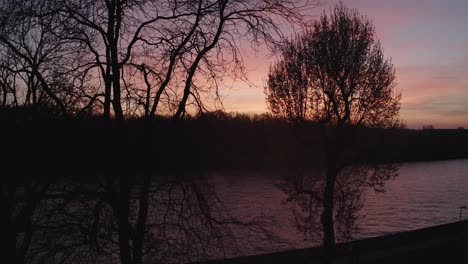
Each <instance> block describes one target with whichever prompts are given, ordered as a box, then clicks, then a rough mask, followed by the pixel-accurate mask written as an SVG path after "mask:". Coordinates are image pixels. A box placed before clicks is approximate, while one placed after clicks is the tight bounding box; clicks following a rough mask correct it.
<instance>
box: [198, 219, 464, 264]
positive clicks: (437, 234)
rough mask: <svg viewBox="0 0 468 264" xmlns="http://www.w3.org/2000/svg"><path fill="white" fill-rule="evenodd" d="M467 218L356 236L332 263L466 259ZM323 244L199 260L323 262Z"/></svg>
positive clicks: (210, 263) (236, 263) (224, 262)
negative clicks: (377, 235)
mask: <svg viewBox="0 0 468 264" xmlns="http://www.w3.org/2000/svg"><path fill="white" fill-rule="evenodd" d="M467 245H468V220H464V221H459V222H454V223H450V224H444V225H439V226H433V227H429V228H424V229H419V230H414V231H407V232H401V233H397V234H392V235H387V236H381V237H375V238H368V239H362V240H356V241H352V242H348V243H342V244H339V245H338V246H337V250H336V252H337V253H336V255H335V260H334V261H333V263H362V264H374V263H375V264H377V263H382V264H386V263H389V264H390V263H465V262H466V261H467V260H468V256H467V255H466V249H467ZM322 259H323V249H322V248H321V247H315V248H307V249H298V250H290V251H285V252H278V253H270V254H262V255H256V256H245V257H237V258H230V259H225V260H213V261H206V262H198V263H197V264H256V263H270V264H280V263H288V264H289V263H294V264H306V263H308V264H310V263H321V261H322Z"/></svg>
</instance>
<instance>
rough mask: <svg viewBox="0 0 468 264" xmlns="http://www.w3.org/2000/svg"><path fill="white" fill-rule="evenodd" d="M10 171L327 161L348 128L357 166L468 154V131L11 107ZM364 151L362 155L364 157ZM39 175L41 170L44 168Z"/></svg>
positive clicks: (6, 136)
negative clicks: (333, 136)
mask: <svg viewBox="0 0 468 264" xmlns="http://www.w3.org/2000/svg"><path fill="white" fill-rule="evenodd" d="M0 122H1V124H2V129H1V132H0V133H1V138H2V145H3V146H2V149H3V151H2V153H1V155H2V156H3V157H2V160H3V161H4V162H2V163H3V166H4V167H3V169H2V170H4V171H5V170H12V171H16V172H20V171H22V170H28V169H31V170H33V171H35V172H39V171H41V169H44V170H45V171H47V172H48V173H54V171H57V172H58V173H60V174H63V173H66V174H70V173H71V174H74V173H77V174H80V175H86V174H87V173H86V172H89V171H90V170H92V171H95V172H99V171H108V170H118V171H122V170H129V171H139V170H150V171H168V170H170V171H173V170H182V171H184V170H196V169H200V170H206V169H239V168H241V169H247V168H276V169H277V168H284V169H288V168H293V167H297V166H298V165H300V166H306V167H307V166H317V165H320V162H321V160H320V157H321V153H322V152H323V151H324V150H325V149H326V148H327V147H328V146H327V145H326V142H325V141H324V140H322V138H323V136H324V135H325V134H327V133H328V134H329V133H342V134H343V135H344V136H345V138H346V140H344V142H345V143H344V144H346V145H347V148H346V149H348V152H353V153H354V154H353V153H347V154H345V155H349V159H350V160H349V163H350V164H356V163H359V162H360V161H363V162H364V161H369V159H370V160H371V161H372V162H378V163H394V162H395V163H399V162H410V161H431V160H446V159H463V158H468V130H462V129H443V130H442V129H424V130H412V129H390V130H385V129H367V128H359V127H350V128H341V129H333V128H326V127H321V126H318V125H316V124H314V123H304V124H302V125H296V126H293V125H290V124H289V123H288V122H285V121H283V120H280V119H275V118H272V117H269V116H267V115H264V116H246V115H230V116H229V115H223V114H219V113H216V114H206V115H204V116H203V117H200V118H198V119H189V120H177V121H174V120H171V119H164V118H160V119H152V120H145V119H135V120H127V121H108V120H102V119H99V118H88V119H82V120H67V119H63V118H52V117H49V116H45V115H40V114H37V113H34V114H32V113H28V112H26V111H24V112H23V111H20V112H18V111H13V112H11V111H10V112H8V111H3V112H1V114H0ZM356 152H360V155H356V154H355V153H356ZM36 174H39V173H36Z"/></svg>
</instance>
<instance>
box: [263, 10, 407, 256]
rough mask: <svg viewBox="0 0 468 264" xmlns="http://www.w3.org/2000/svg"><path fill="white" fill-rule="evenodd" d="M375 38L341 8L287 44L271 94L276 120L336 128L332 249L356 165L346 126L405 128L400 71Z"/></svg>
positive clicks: (329, 218)
mask: <svg viewBox="0 0 468 264" xmlns="http://www.w3.org/2000/svg"><path fill="white" fill-rule="evenodd" d="M375 35H376V34H375V29H374V27H373V25H372V23H371V21H369V20H368V19H367V18H366V17H364V16H362V15H360V14H359V13H358V11H357V10H354V9H348V8H347V7H345V6H344V4H343V3H339V4H337V5H336V6H335V7H334V9H333V10H332V11H331V14H330V15H327V14H326V13H324V14H323V15H322V16H321V17H320V19H318V20H317V21H315V22H314V23H313V25H312V28H311V29H310V30H308V31H306V32H304V33H303V34H301V35H299V36H297V37H295V38H294V39H293V40H292V41H291V42H289V43H288V44H287V45H286V46H287V47H286V48H285V49H284V50H283V52H282V56H283V59H281V60H280V61H279V62H277V63H276V64H274V65H273V66H272V68H271V70H270V74H269V77H268V84H267V87H266V88H265V92H266V95H267V103H268V106H269V107H270V109H271V111H272V112H273V113H274V114H276V115H283V116H287V117H289V118H293V119H300V120H304V119H310V120H313V121H316V122H319V123H322V124H325V125H326V126H328V127H331V128H329V129H326V128H325V129H324V131H325V133H324V135H323V137H324V142H326V143H325V144H326V145H325V149H326V157H325V161H324V163H325V165H324V166H325V183H324V185H323V188H324V189H323V199H322V206H323V211H322V216H321V224H322V227H323V232H324V235H323V239H324V240H323V242H324V245H325V247H326V248H327V249H330V250H331V249H333V248H334V245H335V225H334V216H333V214H334V208H335V206H336V200H335V197H336V188H337V178H338V175H339V174H340V172H342V171H343V169H344V168H345V167H347V166H349V165H351V164H352V163H353V160H355V159H356V157H354V158H353V157H352V156H350V155H349V150H347V147H346V146H347V145H349V143H350V142H349V140H350V138H349V137H347V138H346V137H345V133H346V131H345V130H344V129H343V128H346V127H350V126H366V127H373V128H389V127H394V126H396V125H398V123H399V120H398V113H399V109H400V98H401V95H400V93H398V92H396V91H395V89H394V88H395V87H396V82H395V71H394V69H393V66H392V64H391V62H390V61H389V60H387V59H385V58H384V56H383V52H382V48H381V46H380V43H379V42H378V41H377V40H376V37H375ZM295 63H297V64H298V65H294V64H295ZM304 108H306V109H304ZM351 141H353V140H352V139H351ZM348 148H349V147H348Z"/></svg>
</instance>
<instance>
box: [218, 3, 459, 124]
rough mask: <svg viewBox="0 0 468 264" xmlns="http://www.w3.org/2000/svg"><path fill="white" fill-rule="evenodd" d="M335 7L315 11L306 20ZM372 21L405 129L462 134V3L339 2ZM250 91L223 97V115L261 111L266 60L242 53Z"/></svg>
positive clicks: (239, 87) (237, 89) (236, 88)
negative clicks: (396, 91)
mask: <svg viewBox="0 0 468 264" xmlns="http://www.w3.org/2000/svg"><path fill="white" fill-rule="evenodd" d="M336 2H338V1H328V3H327V4H325V5H323V6H320V7H317V8H315V9H314V10H313V11H312V12H313V13H312V15H319V14H320V13H321V12H323V10H324V9H326V10H329V6H331V5H334V4H335V3H336ZM343 2H344V3H345V4H346V5H347V6H348V7H351V8H357V9H358V10H359V12H360V13H361V14H364V15H366V16H367V17H368V18H370V19H371V20H372V21H373V24H374V26H375V28H376V31H377V34H378V36H379V39H380V41H381V42H382V45H383V49H384V54H385V56H386V57H387V58H391V59H392V62H393V64H394V66H395V69H396V73H397V80H398V89H399V90H400V91H401V92H402V94H403V99H402V109H401V117H402V119H403V120H404V121H405V123H406V124H407V125H408V127H410V128H420V127H421V126H422V125H428V124H432V125H434V126H435V127H436V128H455V127H459V126H463V127H465V128H468V1H467V0H378V1H377V0H344V1H343ZM246 53H247V56H245V57H246V58H245V62H246V66H247V69H248V75H249V76H248V77H249V79H250V81H251V82H252V84H253V85H250V86H249V85H248V84H245V83H235V84H234V85H233V87H232V88H231V89H226V90H224V92H223V96H224V103H225V108H226V110H227V111H238V112H249V113H261V112H265V111H267V109H266V104H265V95H264V93H263V86H264V83H265V79H266V76H267V72H268V66H269V64H270V61H271V59H268V56H266V54H264V53H262V52H260V53H257V54H251V52H248V51H246Z"/></svg>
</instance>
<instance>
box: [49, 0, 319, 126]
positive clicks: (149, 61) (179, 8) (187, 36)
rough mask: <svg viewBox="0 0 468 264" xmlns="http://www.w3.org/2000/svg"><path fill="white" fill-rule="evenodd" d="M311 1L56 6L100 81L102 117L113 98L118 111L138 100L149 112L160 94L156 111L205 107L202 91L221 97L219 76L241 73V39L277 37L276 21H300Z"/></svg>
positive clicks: (273, 39) (216, 0)
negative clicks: (163, 105)
mask: <svg viewBox="0 0 468 264" xmlns="http://www.w3.org/2000/svg"><path fill="white" fill-rule="evenodd" d="M315 2H316V1H309V0H281V1H254V2H252V1H244V0H242V1H231V0H210V1H202V0H177V1H162V2H161V1H155V0H150V1H133V0H131V1H128V0H127V1H124V0H118V1H104V0H98V1H91V0H89V1H76V0H67V1H60V2H58V3H56V4H57V7H56V10H57V11H58V13H59V14H60V19H62V21H69V22H68V23H66V24H67V25H69V27H68V28H67V32H68V33H70V36H69V37H68V40H70V41H76V42H78V43H81V45H82V47H83V48H84V49H85V50H86V53H87V54H84V57H86V58H87V60H88V62H89V64H88V65H89V66H90V67H89V72H90V73H91V75H93V76H94V78H97V79H96V80H99V79H100V80H101V82H102V84H103V85H104V91H103V94H104V95H105V98H104V115H105V116H106V117H110V114H111V107H110V106H111V103H112V106H113V110H114V113H115V117H116V118H118V119H122V118H123V117H124V114H125V111H127V112H131V113H134V112H135V111H134V110H132V108H138V107H141V106H142V107H143V113H144V115H146V116H154V115H156V114H157V111H158V106H160V103H161V102H162V101H163V102H164V104H165V108H164V109H161V111H160V113H162V114H172V115H174V117H175V118H180V117H181V116H183V115H184V114H185V113H186V106H187V105H192V104H193V105H195V108H196V109H198V110H199V111H202V110H204V109H205V106H204V103H203V102H204V100H207V98H208V97H209V96H206V95H204V94H210V93H213V91H214V93H213V94H214V98H215V101H217V102H219V96H218V92H217V89H218V87H219V82H220V80H221V78H220V77H221V76H223V77H227V76H228V75H231V76H234V77H235V78H237V77H241V76H244V72H243V71H244V68H243V64H242V56H241V55H240V52H239V51H240V46H239V39H245V40H249V41H251V42H252V43H255V45H260V44H261V43H265V42H266V43H267V44H275V43H277V42H278V41H279V39H281V37H282V34H281V30H280V26H279V23H280V22H281V21H286V22H288V23H292V24H298V23H302V22H303V21H304V18H303V16H302V15H301V12H302V11H303V10H304V8H310V7H312V6H314V5H313V4H314V3H315ZM70 21H71V22H70ZM138 72H140V73H141V75H138V74H137V73H138ZM141 83H144V85H143V86H142V85H141ZM122 98H125V100H126V101H127V102H126V103H127V105H126V109H124V108H123V107H122ZM190 98H191V99H190ZM191 100H193V101H191Z"/></svg>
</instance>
